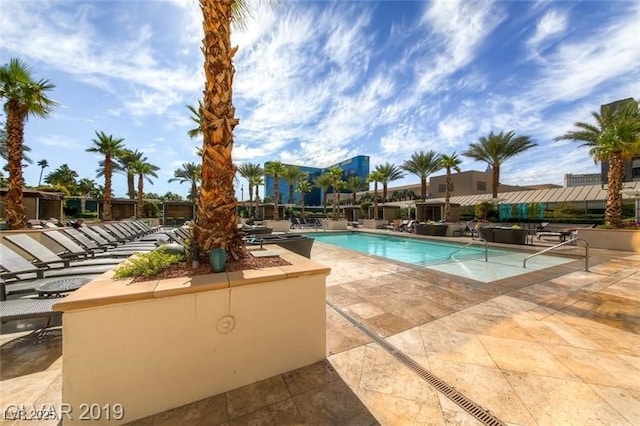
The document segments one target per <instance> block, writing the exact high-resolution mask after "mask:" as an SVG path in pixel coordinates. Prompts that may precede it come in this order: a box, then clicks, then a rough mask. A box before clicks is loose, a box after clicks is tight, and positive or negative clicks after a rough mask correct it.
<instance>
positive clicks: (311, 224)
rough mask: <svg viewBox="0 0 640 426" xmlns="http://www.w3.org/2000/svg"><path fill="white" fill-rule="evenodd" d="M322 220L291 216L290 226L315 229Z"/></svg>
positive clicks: (319, 225) (319, 226) (320, 224)
mask: <svg viewBox="0 0 640 426" xmlns="http://www.w3.org/2000/svg"><path fill="white" fill-rule="evenodd" d="M321 227H322V222H321V221H320V219H316V218H312V219H304V218H297V217H293V218H291V228H293V229H305V228H310V229H316V228H321Z"/></svg>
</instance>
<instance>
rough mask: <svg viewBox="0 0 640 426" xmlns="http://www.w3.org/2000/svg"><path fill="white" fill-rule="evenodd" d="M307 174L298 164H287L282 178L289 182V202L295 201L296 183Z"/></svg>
mask: <svg viewBox="0 0 640 426" xmlns="http://www.w3.org/2000/svg"><path fill="white" fill-rule="evenodd" d="M306 175H307V174H306V173H305V172H303V171H302V170H300V167H298V166H286V167H285V170H284V173H283V174H282V178H283V179H285V180H286V181H287V182H288V183H289V204H294V203H295V198H294V195H295V189H296V183H298V182H299V181H300V179H302V178H304V177H305V176H306Z"/></svg>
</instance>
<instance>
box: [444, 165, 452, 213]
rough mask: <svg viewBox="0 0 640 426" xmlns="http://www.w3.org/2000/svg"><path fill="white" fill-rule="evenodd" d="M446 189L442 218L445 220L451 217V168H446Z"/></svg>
mask: <svg viewBox="0 0 640 426" xmlns="http://www.w3.org/2000/svg"><path fill="white" fill-rule="evenodd" d="M446 182H447V190H446V192H445V194H444V220H445V221H446V222H448V221H449V218H451V204H450V202H449V201H450V200H451V191H452V190H453V179H451V169H449V168H447V178H446Z"/></svg>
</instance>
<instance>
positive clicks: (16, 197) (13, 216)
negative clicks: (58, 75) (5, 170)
mask: <svg viewBox="0 0 640 426" xmlns="http://www.w3.org/2000/svg"><path fill="white" fill-rule="evenodd" d="M6 111H7V157H8V164H7V165H8V167H9V188H8V190H7V197H6V203H7V207H6V214H7V222H8V223H9V229H20V228H24V227H25V226H27V217H26V215H25V213H24V201H23V199H22V189H23V186H24V179H23V177H22V160H23V155H22V141H23V137H24V120H25V119H26V118H27V114H26V111H22V109H20V108H19V106H18V105H15V104H14V102H13V101H9V103H8V105H7V109H6Z"/></svg>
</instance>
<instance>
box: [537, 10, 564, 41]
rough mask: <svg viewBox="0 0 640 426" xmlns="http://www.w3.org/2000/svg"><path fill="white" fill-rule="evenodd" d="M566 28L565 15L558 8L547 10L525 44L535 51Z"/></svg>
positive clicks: (562, 32)
mask: <svg viewBox="0 0 640 426" xmlns="http://www.w3.org/2000/svg"><path fill="white" fill-rule="evenodd" d="M566 29H567V15H566V14H565V13H562V12H560V11H558V10H549V11H547V12H546V13H545V14H544V16H543V17H542V18H541V19H540V20H539V21H538V24H537V25H536V32H535V33H534V34H533V35H532V36H531V38H530V39H529V40H528V41H527V44H528V45H529V46H530V47H531V48H532V49H533V50H534V51H536V50H538V49H539V48H540V46H541V45H543V44H544V43H545V42H548V41H549V39H553V38H555V37H556V36H558V35H562V34H564V33H565V31H566Z"/></svg>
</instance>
